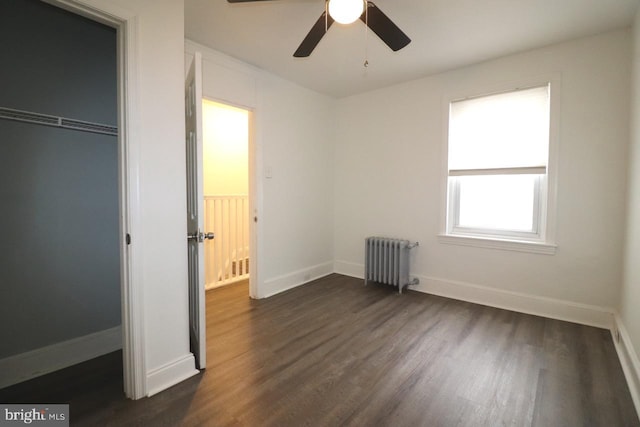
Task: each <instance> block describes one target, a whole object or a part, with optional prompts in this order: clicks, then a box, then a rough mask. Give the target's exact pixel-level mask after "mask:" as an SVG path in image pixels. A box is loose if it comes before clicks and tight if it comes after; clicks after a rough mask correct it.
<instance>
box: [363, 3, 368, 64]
mask: <svg viewBox="0 0 640 427" xmlns="http://www.w3.org/2000/svg"><path fill="white" fill-rule="evenodd" d="M363 1H364V27H365V28H364V64H363V65H364V68H365V70H366V69H367V67H369V4H368V2H367V0H363Z"/></svg>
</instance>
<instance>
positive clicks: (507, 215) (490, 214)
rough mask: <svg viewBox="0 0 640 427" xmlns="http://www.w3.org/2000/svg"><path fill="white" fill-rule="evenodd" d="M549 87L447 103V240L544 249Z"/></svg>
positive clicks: (547, 85) (546, 202)
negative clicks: (522, 244)
mask: <svg viewBox="0 0 640 427" xmlns="http://www.w3.org/2000/svg"><path fill="white" fill-rule="evenodd" d="M549 135H550V85H549V84H546V85H544V86H538V87H531V88H527V89H519V90H515V91H511V92H505V93H499V94H494V95H488V96H482V97H476V98H470V99H463V100H457V101H453V102H451V103H450V104H449V128H448V158H447V159H448V182H447V197H448V203H447V216H446V235H447V236H459V237H470V238H476V239H477V238H481V239H488V240H505V241H515V242H529V243H536V244H544V243H546V238H547V233H546V231H547V230H546V226H547V206H548V200H547V194H548V192H547V187H548V161H549Z"/></svg>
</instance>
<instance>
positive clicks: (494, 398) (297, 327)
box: [0, 274, 640, 427]
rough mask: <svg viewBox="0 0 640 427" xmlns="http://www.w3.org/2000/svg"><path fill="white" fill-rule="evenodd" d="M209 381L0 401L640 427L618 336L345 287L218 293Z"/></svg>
mask: <svg viewBox="0 0 640 427" xmlns="http://www.w3.org/2000/svg"><path fill="white" fill-rule="evenodd" d="M206 299H207V301H206V306H207V362H208V368H207V369H206V370H205V371H204V372H202V373H201V374H200V375H197V376H196V377H193V378H190V379H188V380H187V381H184V382H182V383H180V384H178V385H176V386H174V387H172V388H171V389H169V390H166V391H164V392H162V393H159V394H158V395H155V396H153V397H151V398H147V399H142V400H140V401H135V402H134V401H129V400H126V399H124V397H123V396H122V379H121V378H122V370H121V369H122V368H121V354H120V353H114V354H112V355H107V356H105V357H102V358H98V359H96V360H94V361H89V362H86V363H85V364H81V365H79V366H76V367H72V368H69V369H66V370H63V371H60V372H57V373H54V374H51V375H48V376H45V377H42V378H39V379H35V380H32V381H29V382H27V383H23V384H20V385H17V386H14V387H10V388H8V389H5V390H0V402H7V403H11V402H45V401H46V402H50V403H55V402H60V403H64V402H69V403H70V404H71V419H72V425H80V426H83V425H86V426H96V425H100V426H118V427H120V426H154V427H156V426H216V427H217V426H230V427H236V426H261V427H262V426H278V427H280V426H295V427H298V426H342V425H344V426H392V425H393V426H499V425H504V426H545V427H546V426H607V427H609V426H640V422H639V420H638V417H637V414H636V412H635V409H634V407H633V402H632V400H631V396H630V394H629V390H628V388H627V385H626V382H625V379H624V375H623V373H622V369H621V367H620V363H619V361H618V359H617V355H616V352H615V348H614V345H613V342H612V340H611V335H610V333H609V332H608V331H606V330H602V329H597V328H592V327H588V326H582V325H577V324H573V323H568V322H561V321H558V320H551V319H544V318H541V317H536V316H531V315H525V314H520V313H515V312H511V311H507V310H500V309H495V308H490V307H485V306H480V305H475V304H471V303H467V302H461V301H455V300H451V299H447V298H442V297H437V296H433V295H426V294H421V293H417V292H413V291H407V292H405V293H403V294H402V295H398V293H397V292H396V291H395V290H394V289H393V288H391V287H388V286H383V285H376V284H369V285H368V286H366V287H365V286H363V282H362V280H358V279H353V278H350V277H346V276H341V275H338V274H333V275H330V276H327V277H325V278H322V279H319V280H316V281H314V282H312V283H309V284H307V285H304V286H301V287H298V288H295V289H292V290H289V291H287V292H284V293H282V294H279V295H277V296H274V297H271V298H268V299H265V300H251V299H250V298H249V293H248V284H247V283H246V282H245V283H239V284H235V285H230V286H225V287H222V288H218V289H214V290H212V291H208V292H207V295H206Z"/></svg>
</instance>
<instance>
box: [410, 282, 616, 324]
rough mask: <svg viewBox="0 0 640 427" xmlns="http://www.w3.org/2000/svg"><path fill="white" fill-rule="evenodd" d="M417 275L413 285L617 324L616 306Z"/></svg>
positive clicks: (522, 308)
mask: <svg viewBox="0 0 640 427" xmlns="http://www.w3.org/2000/svg"><path fill="white" fill-rule="evenodd" d="M417 277H418V278H419V279H420V284H419V285H415V286H410V287H409V289H413V290H416V291H419V292H424V293H428V294H432V295H438V296H442V297H446V298H452V299H457V300H462V301H467V302H472V303H475V304H481V305H487V306H490V307H496V308H502V309H505V310H511V311H517V312H519V313H525V314H532V315H535V316H541V317H547V318H550V319H557V320H564V321H567V322H573V323H579V324H582V325H587V326H595V327H597V328H604V329H611V326H612V324H613V313H614V310H613V309H612V308H607V307H599V306H595V305H588V304H581V303H577V302H573V301H566V300H561V299H556V298H548V297H541V296H537V295H530V294H525V293H520V292H513V291H507V290H503V289H496V288H491V287H488V286H482V285H476V284H472V283H464V282H458V281H453V280H446V279H438V278H433V277H424V276H417Z"/></svg>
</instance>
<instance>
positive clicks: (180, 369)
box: [147, 353, 200, 397]
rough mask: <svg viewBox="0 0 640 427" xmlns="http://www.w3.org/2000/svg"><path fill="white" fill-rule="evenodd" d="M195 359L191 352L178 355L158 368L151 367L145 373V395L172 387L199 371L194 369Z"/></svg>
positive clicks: (151, 394)
mask: <svg viewBox="0 0 640 427" xmlns="http://www.w3.org/2000/svg"><path fill="white" fill-rule="evenodd" d="M194 366H196V360H195V358H194V357H193V354H192V353H189V354H187V355H185V356H182V357H179V358H178V359H176V360H174V361H172V362H169V363H167V364H165V365H162V366H160V367H159V368H156V369H152V370H151V371H149V374H148V375H147V390H148V394H147V396H148V397H150V396H153V395H154V394H157V393H160V392H161V391H163V390H166V389H168V388H169V387H172V386H174V385H176V384H178V383H180V382H182V381H184V380H186V379H187V378H190V377H192V376H194V375H196V374H198V373H199V372H200V371H198V370H197V369H194Z"/></svg>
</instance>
